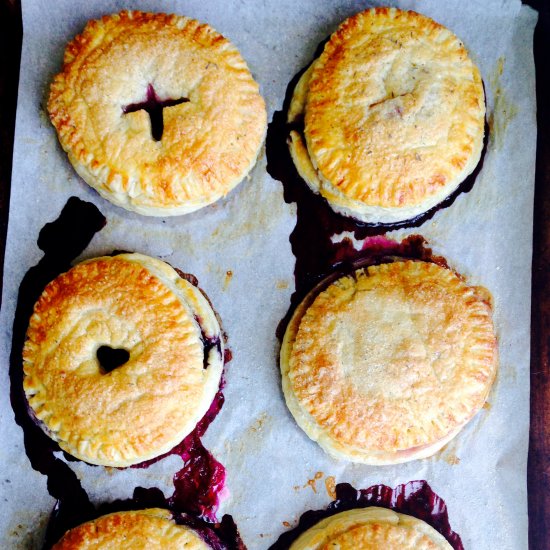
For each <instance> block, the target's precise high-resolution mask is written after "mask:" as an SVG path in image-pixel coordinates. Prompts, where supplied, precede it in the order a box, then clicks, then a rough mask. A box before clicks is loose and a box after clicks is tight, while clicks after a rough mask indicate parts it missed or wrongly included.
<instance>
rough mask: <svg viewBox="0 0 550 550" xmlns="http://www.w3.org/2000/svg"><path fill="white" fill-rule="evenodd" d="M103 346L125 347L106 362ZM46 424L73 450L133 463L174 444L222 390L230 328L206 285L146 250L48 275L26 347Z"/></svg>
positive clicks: (34, 405) (27, 370)
mask: <svg viewBox="0 0 550 550" xmlns="http://www.w3.org/2000/svg"><path fill="white" fill-rule="evenodd" d="M105 347H108V348H110V349H111V353H112V350H117V351H116V352H115V354H120V353H123V354H126V358H127V360H126V362H124V361H122V363H123V364H122V365H120V366H117V368H111V367H112V366H110V367H109V366H108V367H106V365H105V364H104V362H103V361H102V358H101V353H103V352H104V350H105ZM23 368H24V381H23V386H24V390H25V394H26V396H27V400H28V403H29V406H30V410H31V412H32V414H33V415H34V416H35V418H36V420H37V421H38V423H39V425H40V426H41V427H42V428H43V429H44V431H45V432H46V433H47V434H48V435H49V436H50V437H51V438H52V439H54V440H55V441H57V442H58V443H59V446H60V447H61V448H62V449H63V450H65V451H67V452H68V453H70V454H71V455H73V456H75V457H77V458H79V459H81V460H84V461H86V462H89V463H91V464H102V465H106V466H119V467H120V466H129V465H131V464H137V463H139V462H143V461H144V460H148V459H151V458H154V457H157V456H160V455H162V454H163V453H165V452H167V451H169V450H170V449H172V448H173V447H174V446H175V445H176V444H178V443H179V442H180V441H181V440H182V439H183V438H184V437H185V436H186V435H188V434H189V433H190V432H191V431H192V430H193V429H194V428H195V425H196V424H197V422H198V421H199V420H200V419H201V418H202V417H203V416H204V414H205V413H206V411H207V410H208V408H209V406H210V404H211V402H212V400H213V399H214V396H215V394H216V392H217V390H218V387H219V383H220V379H221V374H222V370H223V338H222V337H221V332H220V326H219V324H218V321H217V319H216V316H215V314H214V312H213V310H212V308H211V306H210V304H209V303H208V301H207V299H206V298H205V297H204V296H203V294H202V293H201V291H200V290H199V289H198V288H197V287H195V286H193V285H192V284H191V283H189V282H188V281H187V280H185V279H183V278H181V277H180V276H179V275H178V274H177V273H176V271H175V270H174V269H173V268H172V267H170V266H169V265H168V264H166V263H164V262H162V261H160V260H157V259H154V258H150V257H148V256H144V255H141V254H121V255H118V256H113V257H110V256H109V257H102V258H95V259H93V260H89V261H85V262H82V263H80V264H78V265H77V266H75V267H73V268H72V269H70V270H69V271H68V272H67V273H64V274H62V275H60V276H59V277H57V278H56V279H55V280H54V281H52V282H51V283H49V284H48V286H46V288H45V289H44V292H43V293H42V295H41V296H40V298H39V300H38V302H37V303H36V304H35V307H34V313H33V315H32V316H31V319H30V323H29V328H28V330H27V340H26V342H25V347H24V350H23Z"/></svg>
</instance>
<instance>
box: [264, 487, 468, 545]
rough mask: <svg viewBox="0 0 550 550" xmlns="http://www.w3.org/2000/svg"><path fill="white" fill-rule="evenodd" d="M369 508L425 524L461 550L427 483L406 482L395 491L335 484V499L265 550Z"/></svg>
mask: <svg viewBox="0 0 550 550" xmlns="http://www.w3.org/2000/svg"><path fill="white" fill-rule="evenodd" d="M370 506H378V507H380V508H389V509H390V510H394V511H395V512H398V513H401V514H407V515H409V516H413V517H415V518H418V519H420V520H422V521H425V522H426V523H427V524H429V525H431V526H432V527H433V528H434V529H435V530H436V531H438V532H439V533H441V534H442V535H443V536H444V537H445V538H446V539H447V541H448V542H449V544H450V545H451V546H452V547H453V548H454V550H464V546H463V545H462V541H461V539H460V536H459V535H458V534H457V533H455V532H454V531H453V530H452V529H451V526H450V523H449V514H448V512H447V505H446V504H445V501H444V500H443V499H442V498H441V497H440V496H438V495H437V494H436V493H435V492H434V491H433V490H432V488H431V487H430V486H429V485H428V482H427V481H409V482H408V483H404V484H403V485H398V486H397V487H396V488H395V489H392V488H391V487H388V486H387V485H373V486H372V487H369V488H368V489H361V490H357V489H354V488H353V487H352V486H351V485H350V484H349V483H339V484H338V485H337V486H336V500H334V501H333V502H331V503H330V504H329V505H328V507H327V509H326V510H310V511H308V512H306V513H304V514H303V515H302V517H301V518H300V521H299V522H298V525H297V526H296V527H295V528H294V529H291V530H290V531H287V532H286V533H283V534H282V535H281V536H280V537H279V539H278V540H277V542H275V544H273V545H272V546H271V547H270V549H269V550H287V549H288V548H289V547H290V545H291V544H292V543H293V542H294V541H295V540H296V539H297V538H298V537H299V536H300V535H301V534H302V533H304V532H305V531H307V530H308V529H309V528H310V527H313V526H314V525H315V524H317V523H319V522H320V521H321V520H323V519H325V518H328V517H330V516H334V515H336V514H339V513H340V512H344V511H346V510H354V509H356V508H368V507H370Z"/></svg>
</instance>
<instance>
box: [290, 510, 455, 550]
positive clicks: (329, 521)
mask: <svg viewBox="0 0 550 550" xmlns="http://www.w3.org/2000/svg"><path fill="white" fill-rule="evenodd" d="M333 548H338V549H339V550H357V549H358V548H360V549H361V550H381V549H384V550H407V549H408V548H410V549H411V550H413V549H414V550H452V546H451V545H450V544H449V543H448V542H447V540H446V539H445V537H444V536H443V535H441V534H440V533H438V532H437V531H436V530H435V529H434V528H433V527H431V526H430V525H428V524H427V523H426V522H424V521H422V520H419V519H417V518H414V517H412V516H408V515H405V514H398V513H397V512H393V511H392V510H387V509H386V508H378V507H370V508H363V509H354V510H348V511H346V512H341V513H339V514H336V515H334V516H330V517H328V518H326V519H324V520H322V521H320V522H319V523H317V524H316V525H314V526H313V527H311V528H310V529H308V530H307V531H306V532H305V533H303V534H302V535H301V536H300V537H299V538H298V539H297V540H296V541H295V542H294V543H293V544H292V545H291V546H290V549H289V550H329V549H333Z"/></svg>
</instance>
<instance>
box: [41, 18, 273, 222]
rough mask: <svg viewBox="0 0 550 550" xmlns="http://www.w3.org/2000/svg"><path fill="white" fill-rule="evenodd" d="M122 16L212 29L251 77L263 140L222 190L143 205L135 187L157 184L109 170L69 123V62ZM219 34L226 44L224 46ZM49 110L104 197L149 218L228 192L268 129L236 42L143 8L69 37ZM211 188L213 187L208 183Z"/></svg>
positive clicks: (74, 158)
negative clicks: (171, 202)
mask: <svg viewBox="0 0 550 550" xmlns="http://www.w3.org/2000/svg"><path fill="white" fill-rule="evenodd" d="M124 18H127V19H136V18H141V19H144V20H145V21H147V20H154V19H155V18H158V19H163V21H164V23H165V24H170V25H176V26H179V27H180V28H184V27H186V26H189V27H191V28H190V30H192V31H194V30H195V29H196V32H201V33H202V36H205V37H206V36H207V35H209V33H213V34H214V35H215V36H214V37H213V38H212V39H211V42H212V44H213V45H215V46H216V47H223V48H224V49H225V51H226V52H227V55H228V56H230V57H232V61H233V62H234V64H235V66H238V67H239V68H241V69H244V70H245V71H246V72H247V73H248V75H249V76H250V81H251V82H250V90H251V94H252V95H254V98H255V99H257V100H258V101H259V103H261V113H260V116H259V117H258V124H260V122H259V119H260V118H261V119H262V121H261V126H262V131H261V132H260V133H259V136H258V137H259V139H258V143H257V146H256V148H255V153H254V155H251V159H250V162H249V164H248V165H247V166H246V168H244V169H243V170H242V171H241V172H240V173H239V174H238V175H236V176H234V177H233V178H228V179H227V180H225V181H224V182H223V185H219V186H218V187H219V188H218V189H216V190H210V193H209V194H207V195H204V194H203V196H200V197H197V198H192V199H186V200H185V201H184V202H181V203H180V204H176V205H166V204H152V203H149V202H147V201H146V202H145V203H143V201H142V200H141V197H142V195H143V194H142V193H137V194H136V193H135V192H134V190H135V189H136V187H141V188H143V189H145V188H147V187H148V186H149V185H155V182H154V181H153V182H151V181H145V180H142V179H141V178H140V177H139V176H137V177H133V176H131V175H129V174H128V172H125V173H122V172H121V171H120V170H116V169H115V168H111V167H110V166H109V165H108V163H104V162H102V161H101V159H97V158H96V156H95V155H94V153H93V152H92V151H91V150H89V148H86V146H85V143H84V142H83V139H82V137H81V135H80V132H79V130H78V128H77V126H76V125H75V124H73V123H71V117H70V114H68V113H67V106H66V104H65V101H64V98H63V92H64V90H66V88H67V86H68V83H67V80H68V79H67V75H66V70H67V69H66V67H67V65H68V64H69V63H71V62H72V61H73V60H74V59H75V58H76V57H77V55H78V53H79V51H80V50H81V49H85V48H86V47H87V44H88V43H89V42H90V38H89V36H87V35H88V34H89V33H90V32H93V30H92V29H95V28H96V27H98V26H100V25H104V24H106V23H109V22H110V21H111V20H114V19H124ZM220 38H221V42H222V43H223V44H222V45H221V46H220V40H219V39H220ZM47 110H48V113H49V116H50V119H51V122H52V124H53V126H54V127H55V129H56V131H57V135H58V138H59V142H60V145H61V147H62V149H63V150H64V151H65V152H66V153H67V156H68V160H69V162H70V163H71V165H72V166H73V168H74V169H75V171H76V172H77V174H78V175H79V176H80V177H81V178H82V179H83V180H84V181H85V182H86V183H87V184H88V185H90V187H92V188H93V189H95V190H96V191H97V192H98V193H99V195H100V196H102V197H103V198H104V199H106V200H108V201H109V202H111V203H113V204H115V205H116V206H119V207H121V208H124V209H126V210H129V211H132V212H136V213H138V214H141V215H145V216H156V217H170V216H179V215H183V214H189V213H191V212H194V211H196V210H199V209H201V208H204V207H205V206H208V205H210V204H213V203H214V202H216V201H218V200H220V199H221V198H223V197H224V196H226V195H227V194H228V193H230V192H231V191H232V190H233V189H234V188H235V187H236V186H237V185H238V184H239V183H241V182H242V181H243V180H244V179H245V178H246V177H247V176H248V174H249V173H250V171H251V170H252V168H253V167H254V166H255V165H256V163H257V160H258V158H259V156H260V154H261V151H262V148H263V144H264V142H265V136H266V133H267V112H266V107H265V101H264V99H263V97H262V96H261V94H260V90H259V85H258V83H257V82H256V81H255V80H254V78H253V77H252V74H251V72H250V69H249V67H248V65H247V63H246V61H245V60H244V58H243V57H242V56H241V54H240V52H239V50H238V49H237V47H236V46H235V45H234V44H233V42H231V41H230V40H229V39H227V38H225V37H224V36H223V35H222V34H220V33H219V32H218V31H217V30H215V29H214V28H213V27H211V26H210V25H209V24H207V23H202V22H200V21H198V20H195V19H192V18H190V17H187V16H181V15H176V14H164V13H152V12H144V11H140V10H123V11H121V12H118V13H113V14H110V15H104V16H103V17H101V18H99V19H92V20H90V21H88V22H87V24H86V26H85V27H84V29H83V31H82V32H81V33H80V34H78V35H76V36H75V37H74V38H73V39H72V40H71V41H69V43H68V44H67V46H66V49H65V53H64V62H63V67H62V70H61V72H60V73H58V74H57V75H56V76H55V77H54V79H53V81H52V83H51V86H50V94H49V98H48V105H47ZM197 185H199V186H201V187H203V186H202V183H201V182H198V183H197V182H194V183H193V186H195V187H196V186H197ZM114 187H116V188H126V190H120V189H119V191H118V192H117V191H115V190H114ZM209 187H211V186H210V185H209ZM147 200H149V199H147Z"/></svg>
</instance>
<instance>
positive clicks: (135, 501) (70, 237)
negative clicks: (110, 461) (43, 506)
mask: <svg viewBox="0 0 550 550" xmlns="http://www.w3.org/2000/svg"><path fill="white" fill-rule="evenodd" d="M105 223H106V220H105V217H104V216H103V215H102V214H101V212H100V211H99V210H98V209H97V207H96V206H94V205H93V204H91V203H88V202H84V201H82V200H80V199H78V198H76V197H71V198H70V199H69V200H68V201H67V204H66V205H65V207H64V208H63V210H62V211H61V214H60V215H59V217H58V219H57V220H55V221H54V222H51V223H48V224H46V225H45V226H44V227H43V228H42V230H41V231H40V235H39V238H38V246H39V248H40V249H41V250H43V252H44V256H43V257H42V259H41V260H40V261H39V262H38V264H37V265H35V266H34V267H31V268H30V269H29V271H28V272H27V273H26V275H25V276H24V278H23V281H22V282H21V286H20V288H19V294H18V301H17V308H16V313H15V320H14V324H13V340H12V350H11V356H10V381H11V389H10V397H11V404H12V407H13V411H14V416H15V421H16V422H17V424H19V426H21V428H22V429H23V436H24V443H25V451H26V453H27V456H28V458H29V461H30V463H31V465H32V467H33V468H34V469H35V470H36V471H38V472H40V473H42V474H43V475H45V476H46V477H47V480H48V481H47V485H48V491H49V493H50V495H51V496H52V497H53V498H55V499H56V501H57V502H56V505H55V508H54V510H53V512H52V515H51V517H50V521H49V524H48V528H47V531H46V538H45V542H44V548H45V549H47V548H50V547H51V546H52V545H53V544H54V543H55V542H56V541H57V540H59V538H60V537H61V536H62V535H63V533H65V531H67V530H68V529H70V528H72V527H75V526H76V525H79V524H80V523H83V522H85V521H89V520H91V519H94V518H97V517H99V516H101V515H103V514H106V513H110V512H114V511H117V510H131V509H143V508H149V507H162V508H167V509H169V510H170V511H171V512H172V514H173V515H174V518H175V520H176V521H177V522H179V523H182V524H185V525H189V526H191V527H193V528H194V529H196V530H197V532H198V533H199V534H200V535H201V536H202V537H203V539H204V540H205V541H206V542H208V543H209V544H210V545H211V546H212V548H214V549H215V550H222V549H225V550H233V549H243V548H244V545H243V543H242V541H241V539H240V536H239V534H238V531H237V528H236V526H235V523H234V522H233V519H232V518H231V516H228V515H226V516H224V517H223V518H222V520H221V522H217V520H216V511H217V508H218V505H219V499H220V494H221V493H222V492H223V489H224V485H225V468H224V467H223V466H222V464H220V463H219V462H218V461H217V460H216V459H215V458H214V457H213V456H212V454H211V453H210V452H208V451H207V450H206V449H205V448H204V446H203V445H202V442H201V437H202V436H203V435H204V433H205V431H206V429H207V428H208V426H209V425H210V423H211V422H212V421H213V420H214V418H215V417H216V415H217V414H218V412H219V411H220V409H221V407H222V405H223V402H224V397H223V393H222V388H223V378H222V381H221V383H220V388H219V390H218V393H217V394H216V396H215V398H214V401H213V402H212V404H211V406H210V409H209V410H208V412H207V413H206V414H205V416H204V417H203V418H202V420H201V421H200V422H199V423H198V424H197V426H196V427H195V429H194V431H193V432H192V433H191V434H189V435H188V436H187V437H186V438H185V439H184V440H183V441H182V442H181V443H179V444H178V445H177V446H176V447H175V448H174V449H173V450H172V451H170V452H168V453H166V454H165V455H163V457H159V458H157V459H154V460H152V461H148V462H144V463H142V464H139V465H137V466H136V467H139V468H146V467H147V466H149V465H150V464H151V463H153V462H156V461H158V460H160V459H161V458H164V456H167V455H170V454H177V455H178V456H180V457H181V458H182V460H183V462H184V464H183V467H182V468H181V469H180V470H179V471H178V472H176V473H175V475H174V478H173V480H174V493H173V494H172V496H170V497H169V498H165V497H164V495H163V493H162V491H160V489H143V488H140V487H138V488H137V489H135V491H134V495H133V498H132V499H127V500H124V501H115V502H112V503H107V504H103V505H101V506H99V507H98V508H96V507H94V505H93V504H92V503H91V502H90V499H89V497H88V495H87V494H86V491H85V490H84V488H83V487H82V485H81V483H80V481H79V480H78V478H77V476H76V475H75V473H74V472H73V470H72V469H71V468H70V467H69V466H68V465H67V463H66V462H64V461H63V460H61V459H60V458H57V457H56V456H55V453H59V452H61V449H60V448H59V446H58V445H57V444H56V443H55V442H54V441H53V440H52V439H50V438H49V437H48V436H47V435H46V434H45V433H44V432H43V430H42V429H41V427H40V426H39V425H38V424H37V423H36V421H35V419H34V416H33V414H32V413H31V411H30V409H29V407H28V404H27V400H26V397H25V394H24V391H23V364H22V353H23V346H24V343H25V335H26V332H27V327H28V324H29V319H30V317H31V315H32V312H33V308H34V304H35V303H36V301H37V300H38V298H39V297H40V295H41V294H42V291H43V290H44V288H45V286H46V285H47V284H48V283H49V282H50V281H52V280H53V279H55V278H56V277H57V276H58V275H60V274H61V273H63V272H65V271H67V270H69V269H70V268H71V262H72V261H73V260H74V259H75V258H76V257H78V256H79V255H80V254H81V253H82V252H83V251H84V249H85V248H86V247H87V246H88V244H89V243H90V241H91V240H92V238H93V236H94V235H95V233H97V232H98V231H100V230H101V229H102V228H103V227H104V226H105ZM188 280H189V279H188ZM192 281H193V284H197V280H196V279H195V278H192ZM223 337H224V340H226V336H225V334H224V336H223ZM203 345H204V350H205V354H211V353H212V350H213V349H216V350H218V353H221V343H220V341H219V339H215V340H214V339H208V338H207V337H206V336H204V335H203ZM105 351H107V352H108V353H107V354H105ZM121 352H125V350H113V349H108V350H103V351H99V350H98V355H99V356H100V360H101V359H103V360H104V362H103V361H102V365H103V368H104V369H105V370H106V371H107V370H109V368H110V367H112V368H116V367H117V366H120V364H121V363H120V362H121V361H122V360H123V359H125V358H124V357H122V353H121ZM113 353H114V355H116V357H113ZM125 353H126V354H127V352H125ZM103 355H105V357H103V358H102V357H101V356H103ZM107 355H110V357H107ZM230 360H231V352H230V351H229V350H226V353H225V355H224V364H226V363H227V362H229V361H230ZM205 361H206V362H205V365H207V360H205ZM116 363H119V364H116ZM111 370H112V369H111ZM64 456H65V458H66V459H67V460H70V461H75V460H77V459H75V458H74V457H71V456H70V455H68V454H66V453H64Z"/></svg>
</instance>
